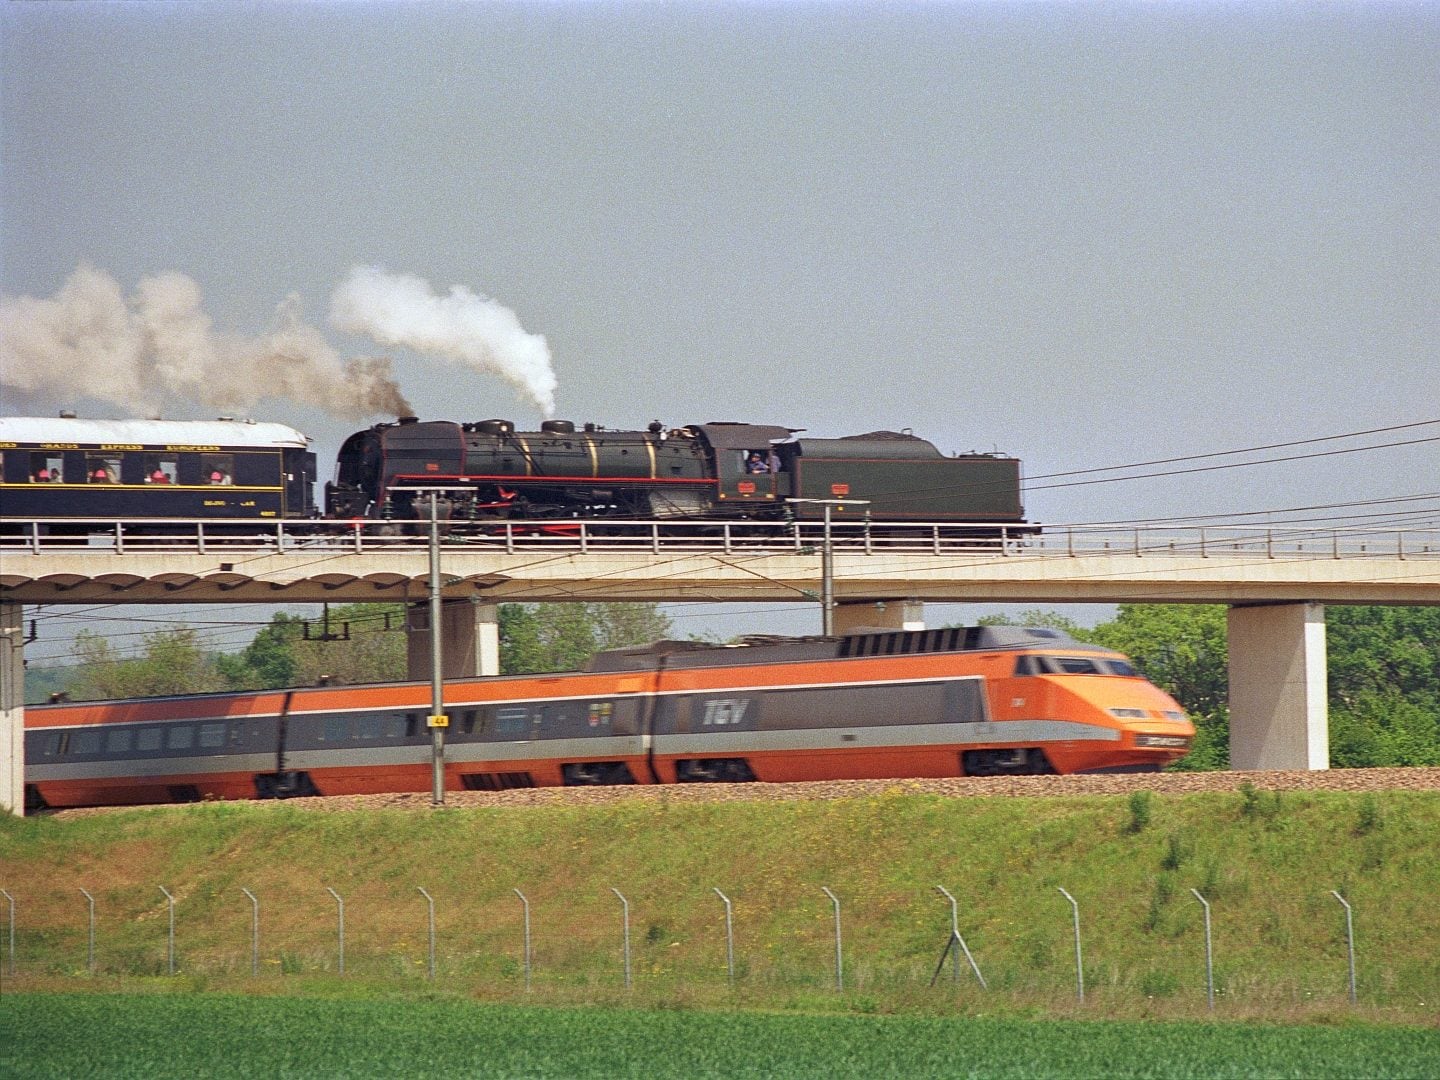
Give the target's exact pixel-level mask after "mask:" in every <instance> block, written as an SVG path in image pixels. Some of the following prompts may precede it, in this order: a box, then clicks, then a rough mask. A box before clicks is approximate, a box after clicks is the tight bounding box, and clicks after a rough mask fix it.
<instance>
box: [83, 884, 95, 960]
mask: <svg viewBox="0 0 1440 1080" xmlns="http://www.w3.org/2000/svg"><path fill="white" fill-rule="evenodd" d="M80 895H81V896H83V897H85V899H86V900H88V901H89V902H90V944H89V948H88V949H86V951H85V970H86V971H88V972H89V973H90V974H91V975H94V974H95V897H93V896H91V895H90V894H89V893H88V892H86V891H85V890H84V889H81V890H80Z"/></svg>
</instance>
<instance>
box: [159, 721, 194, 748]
mask: <svg viewBox="0 0 1440 1080" xmlns="http://www.w3.org/2000/svg"><path fill="white" fill-rule="evenodd" d="M194 745H195V729H194V728H193V727H192V726H191V725H189V724H176V725H175V726H174V727H172V728H170V729H169V730H168V731H166V732H165V749H167V750H189V749H190V748H191V747H192V746H194Z"/></svg>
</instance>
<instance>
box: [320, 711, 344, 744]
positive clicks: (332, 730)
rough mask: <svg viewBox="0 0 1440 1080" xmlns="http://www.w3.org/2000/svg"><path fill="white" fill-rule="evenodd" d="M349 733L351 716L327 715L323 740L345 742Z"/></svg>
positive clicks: (322, 735)
mask: <svg viewBox="0 0 1440 1080" xmlns="http://www.w3.org/2000/svg"><path fill="white" fill-rule="evenodd" d="M349 734H350V718H349V717H348V716H327V717H325V728H324V731H323V732H322V733H321V735H320V739H321V741H322V742H343V741H344V739H345V737H346V736H347V735H349Z"/></svg>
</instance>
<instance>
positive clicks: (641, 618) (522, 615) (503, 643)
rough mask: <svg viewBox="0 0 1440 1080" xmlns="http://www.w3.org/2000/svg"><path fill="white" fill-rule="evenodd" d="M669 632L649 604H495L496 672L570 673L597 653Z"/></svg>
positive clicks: (663, 617)
mask: <svg viewBox="0 0 1440 1080" xmlns="http://www.w3.org/2000/svg"><path fill="white" fill-rule="evenodd" d="M669 633H670V619H669V618H668V617H667V616H666V615H665V614H664V613H662V612H661V611H660V609H659V607H658V606H657V605H655V604H579V603H576V604H501V605H500V671H501V673H502V674H505V675H526V674H530V673H533V672H544V671H574V670H576V669H577V668H579V667H582V666H583V665H584V664H585V662H586V661H587V660H589V659H590V657H592V656H594V655H595V654H596V653H597V652H600V651H601V650H604V649H615V648H620V647H623V646H626V645H643V644H646V643H648V642H651V641H657V640H659V639H661V638H664V637H665V636H666V635H668V634H669Z"/></svg>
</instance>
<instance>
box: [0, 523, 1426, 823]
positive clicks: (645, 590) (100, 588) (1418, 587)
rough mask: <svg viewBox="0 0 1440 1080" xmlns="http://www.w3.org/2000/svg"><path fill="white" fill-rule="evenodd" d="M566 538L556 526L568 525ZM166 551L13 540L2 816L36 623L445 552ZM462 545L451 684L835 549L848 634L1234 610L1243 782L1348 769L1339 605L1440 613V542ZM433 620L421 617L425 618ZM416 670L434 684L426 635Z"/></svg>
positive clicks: (212, 544) (316, 584) (508, 535)
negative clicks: (528, 638) (630, 609)
mask: <svg viewBox="0 0 1440 1080" xmlns="http://www.w3.org/2000/svg"><path fill="white" fill-rule="evenodd" d="M549 527H551V528H553V527H554V523H550V526H549ZM187 528H188V530H189V531H188V532H186V531H184V530H180V529H178V528H177V531H176V533H175V534H174V535H171V536H167V537H159V538H157V537H154V536H141V535H138V534H137V533H136V532H135V529H134V524H133V523H131V525H130V526H129V527H128V528H127V523H123V522H122V523H109V524H107V525H106V526H104V527H103V528H100V529H97V531H95V532H93V533H91V534H88V535H85V536H84V537H83V538H77V537H73V536H72V537H51V536H48V535H46V534H45V533H44V532H43V531H42V530H40V529H38V528H31V529H29V530H28V531H25V532H21V533H19V534H17V535H11V536H8V537H0V621H3V631H4V636H5V642H6V644H5V646H4V647H3V654H4V655H3V657H0V660H3V664H0V676H3V686H0V706H3V715H4V720H3V727H4V735H5V738H4V745H5V746H6V747H7V748H8V751H7V754H6V757H7V760H6V761H5V762H4V763H3V765H4V768H3V776H0V806H8V807H10V808H11V809H15V810H18V808H19V807H20V806H21V805H22V798H21V793H22V790H23V788H22V775H23V761H22V751H23V745H22V741H21V730H22V721H23V707H22V702H23V690H22V675H23V668H22V659H23V637H24V635H23V628H22V625H21V613H22V610H23V608H22V605H24V604H96V603H112V604H120V603H125V604H134V603H157V604H164V603H191V604H193V603H207V602H216V603H219V602H223V603H227V604H235V603H244V602H254V603H270V604H280V603H287V604H288V603H318V602H322V601H329V602H332V603H334V602H347V603H381V602H404V603H409V604H415V605H421V603H422V602H423V601H425V600H426V599H427V598H428V595H429V593H428V577H429V560H430V549H429V545H428V544H427V543H426V542H425V540H424V539H423V538H407V537H396V536H379V535H374V534H373V533H372V532H370V531H368V528H367V527H362V526H355V527H353V528H352V529H350V530H348V531H346V532H344V533H341V534H338V535H328V536H315V535H311V534H308V533H306V532H305V531H304V530H303V529H295V528H293V527H287V526H286V525H283V524H278V523H271V524H267V525H265V526H264V527H263V531H259V532H258V533H252V534H251V535H249V536H246V537H244V538H237V537H219V536H216V535H215V534H214V531H213V530H214V526H213V524H212V525H211V529H212V531H211V533H210V534H208V535H207V534H206V533H205V532H204V531H203V528H197V527H196V524H195V523H190V524H189V526H188V527H187ZM563 529H564V531H563V532H561V533H553V532H551V533H547V532H537V531H534V530H531V529H526V528H523V527H516V526H510V527H508V528H507V529H506V530H505V531H503V532H502V533H501V534H498V535H495V536H490V537H484V538H478V539H477V538H461V537H447V538H445V539H444V540H442V542H441V543H440V544H439V545H438V548H437V551H438V555H439V559H440V562H441V567H442V571H443V589H442V595H443V598H444V600H445V601H446V603H445V607H444V612H445V614H444V618H445V639H446V642H447V649H446V657H445V661H446V675H447V677H460V676H463V675H472V674H492V673H495V672H496V671H497V670H498V655H499V650H498V638H497V636H496V626H495V621H494V620H495V610H496V605H498V604H500V603H502V602H509V601H515V602H519V601H559V602H564V601H636V600H642V601H692V602H693V601H703V600H712V601H744V602H752V603H753V602H764V601H789V602H793V601H794V600H795V599H796V598H798V597H812V598H813V597H817V596H818V595H819V593H820V592H821V590H822V584H823V582H822V578H823V564H824V562H825V559H824V554H825V550H826V548H827V546H828V549H829V551H830V554H831V562H832V567H833V569H832V572H831V575H830V584H831V587H832V589H833V596H834V602H835V627H836V631H837V632H840V633H843V632H846V631H847V630H852V629H855V628H858V627H861V626H866V627H888V628H902V627H904V628H913V627H916V626H919V625H923V621H922V620H923V604H924V603H925V602H926V601H932V602H942V601H943V602H961V603H996V602H1000V603H1038V604H1045V603H1121V602H1140V603H1187V604H1196V603H1217V604H1227V605H1229V606H1230V614H1229V634H1230V710H1231V734H1230V740H1231V762H1232V765H1233V766H1234V767H1235V768H1239V769H1296V768H1299V769H1323V768H1327V767H1328V764H1329V751H1328V719H1327V714H1326V687H1325V622H1324V619H1325V605H1327V604H1440V531H1436V530H1408V529H1403V528H1396V529H1388V530H1374V529H1366V530H1356V529H1344V530H1324V529H1295V528H1264V527H1259V528H1229V529H1220V528H1203V529H1202V528H1194V529H1175V528H1167V529H1127V530H1114V529H1108V530H1107V529H1097V528H1092V527H1081V526H1058V527H1056V526H1052V527H1048V528H1046V529H1045V531H1044V532H1043V533H1042V534H1040V535H1039V536H1034V537H1001V538H998V539H990V538H985V539H981V540H977V539H975V538H974V537H973V536H966V535H965V534H964V532H963V531H957V530H954V529H953V527H945V526H928V525H915V526H907V527H905V528H904V529H901V530H893V529H891V530H885V531H883V532H882V531H881V530H879V529H875V530H872V529H870V528H868V527H862V526H858V525H847V526H846V527H844V528H838V527H837V528H836V529H835V530H834V532H833V533H832V534H831V536H830V538H829V542H828V545H827V542H826V538H825V537H824V536H823V535H822V534H821V533H820V531H819V526H818V525H814V524H806V525H794V526H790V527H787V528H786V529H785V530H783V531H781V532H778V533H775V534H771V535H757V534H755V533H753V532H747V531H746V530H744V529H742V528H739V527H714V526H712V527H708V528H705V529H700V528H693V529H687V528H684V527H680V526H677V525H675V524H673V523H662V522H649V523H637V526H636V527H635V528H634V529H633V530H631V531H630V532H629V533H628V534H627V535H621V536H617V535H614V533H615V531H616V530H615V525H614V523H613V522H604V523H579V522H576V523H565V525H564V526H563ZM418 611H419V612H423V611H424V607H423V606H421V607H419V608H418ZM410 664H411V670H412V672H413V673H415V675H416V677H417V678H424V677H425V675H426V673H428V671H429V654H428V635H427V634H423V633H416V634H412V635H411V650H410Z"/></svg>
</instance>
